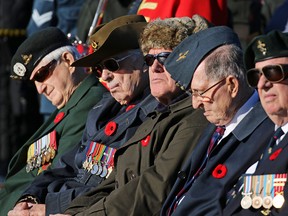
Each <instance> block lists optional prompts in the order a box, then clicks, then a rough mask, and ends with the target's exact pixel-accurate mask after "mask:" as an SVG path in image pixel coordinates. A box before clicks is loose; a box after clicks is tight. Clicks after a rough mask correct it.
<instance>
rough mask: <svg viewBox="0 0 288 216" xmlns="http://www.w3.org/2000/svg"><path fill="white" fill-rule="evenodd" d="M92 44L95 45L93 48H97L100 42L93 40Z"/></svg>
mask: <svg viewBox="0 0 288 216" xmlns="http://www.w3.org/2000/svg"><path fill="white" fill-rule="evenodd" d="M91 46H92V47H93V49H97V47H98V43H97V42H95V41H93V42H92V44H91Z"/></svg>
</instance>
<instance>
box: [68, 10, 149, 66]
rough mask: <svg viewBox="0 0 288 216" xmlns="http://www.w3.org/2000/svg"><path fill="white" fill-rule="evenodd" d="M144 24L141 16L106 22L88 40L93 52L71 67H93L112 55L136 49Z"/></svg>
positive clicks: (126, 16)
mask: <svg viewBox="0 0 288 216" xmlns="http://www.w3.org/2000/svg"><path fill="white" fill-rule="evenodd" d="M146 24H147V22H146V20H145V18H144V16H142V15H125V16H121V17H118V18H116V19H114V20H112V21H110V22H108V23H107V24H105V25H103V26H101V28H99V29H96V30H95V31H96V32H95V33H94V34H93V35H91V37H90V38H89V40H90V43H91V45H92V47H93V49H94V52H93V53H92V54H90V55H87V56H85V57H83V58H81V59H79V60H77V61H75V62H73V64H72V66H76V67H93V66H96V65H97V64H99V62H101V61H103V60H105V59H107V58H109V57H111V56H113V55H117V54H119V53H122V52H125V51H128V50H131V49H138V48H139V42H138V40H139V36H140V33H141V32H142V31H143V29H144V27H145V26H146Z"/></svg>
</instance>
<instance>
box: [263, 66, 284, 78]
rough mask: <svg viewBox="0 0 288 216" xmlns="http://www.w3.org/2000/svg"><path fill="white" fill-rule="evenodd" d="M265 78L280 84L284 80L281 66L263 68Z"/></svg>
mask: <svg viewBox="0 0 288 216" xmlns="http://www.w3.org/2000/svg"><path fill="white" fill-rule="evenodd" d="M262 71H263V73H264V76H265V77H266V79H267V80H269V81H271V82H280V81H282V80H283V79H284V71H283V70H282V68H281V66H280V65H268V66H265V67H263V68H262Z"/></svg>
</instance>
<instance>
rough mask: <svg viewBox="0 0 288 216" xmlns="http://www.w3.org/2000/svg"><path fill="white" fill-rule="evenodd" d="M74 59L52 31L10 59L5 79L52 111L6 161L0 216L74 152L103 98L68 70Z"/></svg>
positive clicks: (78, 71)
mask: <svg viewBox="0 0 288 216" xmlns="http://www.w3.org/2000/svg"><path fill="white" fill-rule="evenodd" d="M78 58H79V54H78V52H77V49H76V48H75V47H73V46H72V44H71V43H70V42H69V40H68V39H67V37H66V35H65V34H64V33H63V32H61V31H60V30H59V29H58V28H54V27H51V28H47V29H45V30H41V31H39V32H37V33H35V34H33V35H32V36H31V37H29V38H27V39H26V40H25V41H24V42H23V43H22V44H21V45H20V46H19V48H18V50H17V52H16V53H15V55H14V56H13V58H12V62H11V67H12V68H11V77H12V78H13V79H18V80H24V79H26V80H31V82H34V84H35V86H36V88H37V91H38V93H39V94H43V95H45V96H46V97H47V98H48V99H49V100H50V101H51V102H52V103H53V104H54V105H55V106H57V110H56V111H55V112H54V113H53V114H52V115H51V117H50V118H49V119H48V120H47V121H46V122H45V123H44V124H43V125H42V126H41V127H40V128H39V129H38V130H37V131H36V132H35V134H34V135H33V136H32V137H31V138H30V139H29V140H28V141H27V142H26V143H24V144H23V146H22V147H21V148H20V149H19V150H18V152H17V153H16V154H15V155H14V157H13V158H12V160H11V161H10V164H9V168H8V170H9V171H8V174H7V176H6V180H5V182H4V188H3V189H1V192H0V206H1V207H0V215H7V212H8V210H10V209H11V208H12V207H13V206H14V204H15V203H16V201H17V200H18V199H19V198H20V195H21V194H22V193H23V192H24V190H25V188H26V187H27V186H28V185H29V184H30V183H31V182H32V181H33V180H34V178H35V176H37V175H38V174H40V173H41V172H42V171H43V170H45V169H47V167H48V166H52V167H53V166H54V165H55V163H56V162H57V161H58V159H59V158H60V156H61V155H62V154H63V153H64V152H66V151H68V150H69V149H70V148H72V147H73V146H75V141H76V140H80V139H81V136H82V133H83V129H84V127H85V119H86V117H87V114H88V111H89V110H90V109H91V108H92V107H93V106H94V105H95V104H96V103H97V102H98V101H100V99H101V98H102V94H103V93H104V92H106V89H105V88H104V87H103V85H102V84H101V83H100V82H99V81H98V79H97V78H96V77H95V75H90V76H88V74H87V73H86V71H85V70H84V69H83V68H74V67H71V64H72V63H73V62H74V61H75V60H77V59H78Z"/></svg>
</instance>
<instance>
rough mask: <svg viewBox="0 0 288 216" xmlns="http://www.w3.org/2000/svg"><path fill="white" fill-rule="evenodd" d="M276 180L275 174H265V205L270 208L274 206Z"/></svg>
mask: <svg viewBox="0 0 288 216" xmlns="http://www.w3.org/2000/svg"><path fill="white" fill-rule="evenodd" d="M273 181H274V175H264V188H263V192H264V195H263V204H262V205H263V207H264V208H266V209H270V208H271V207H272V201H273V199H272V197H271V193H272V184H273Z"/></svg>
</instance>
